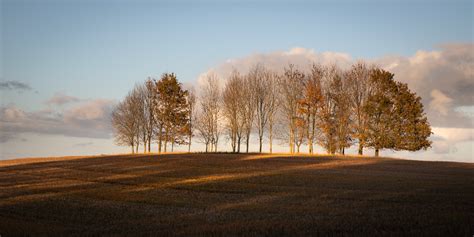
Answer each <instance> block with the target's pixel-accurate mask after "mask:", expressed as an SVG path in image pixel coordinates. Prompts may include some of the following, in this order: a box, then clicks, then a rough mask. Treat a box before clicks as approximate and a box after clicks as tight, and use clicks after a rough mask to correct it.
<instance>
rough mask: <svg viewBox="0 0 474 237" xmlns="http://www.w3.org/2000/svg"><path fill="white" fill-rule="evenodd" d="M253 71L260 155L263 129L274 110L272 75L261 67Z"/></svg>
mask: <svg viewBox="0 0 474 237" xmlns="http://www.w3.org/2000/svg"><path fill="white" fill-rule="evenodd" d="M254 71H255V74H256V76H255V78H254V80H253V82H254V83H253V84H254V85H253V87H254V91H255V92H254V93H255V101H256V114H255V115H256V116H255V124H256V125H257V131H258V140H259V149H258V151H259V152H260V153H261V152H262V144H263V135H264V132H265V128H266V126H267V123H268V121H269V119H270V116H271V113H272V112H273V109H274V107H273V106H274V104H273V103H274V101H272V99H273V98H272V97H273V91H271V86H272V83H273V76H274V73H273V72H271V71H268V70H267V69H265V67H263V66H261V67H256V68H255V69H254Z"/></svg>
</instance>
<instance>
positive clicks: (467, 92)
mask: <svg viewBox="0 0 474 237" xmlns="http://www.w3.org/2000/svg"><path fill="white" fill-rule="evenodd" d="M473 52H474V44H473V43H465V44H444V45H440V46H438V47H437V48H435V50H431V51H418V52H416V53H415V54H414V55H411V56H386V57H381V58H376V59H366V60H365V61H366V62H368V63H370V64H375V65H378V66H380V67H382V68H384V69H386V70H389V71H391V72H392V73H394V74H395V80H397V81H401V82H404V83H407V84H408V86H409V88H410V89H411V90H413V91H415V92H416V93H417V94H418V95H419V96H421V98H422V102H423V104H424V105H425V112H426V113H427V116H428V121H429V122H430V124H431V125H432V126H433V133H434V134H433V136H432V137H431V138H432V140H433V150H434V152H436V153H443V154H447V153H449V154H451V153H455V152H456V151H457V149H456V144H458V143H462V142H473V141H474V140H473V135H472V134H473V129H472V128H473V119H474V117H473V116H472V115H469V114H470V113H471V114H472V111H474V97H473V95H472V91H474V80H473V78H474V54H473ZM356 60H357V59H353V58H352V57H351V56H350V55H348V54H346V53H341V52H317V51H315V50H313V49H307V48H301V47H295V48H292V49H289V50H288V51H277V52H270V53H255V54H251V55H248V56H246V57H242V58H236V59H228V60H226V61H225V62H223V63H222V64H219V65H217V66H215V67H213V68H210V69H209V70H208V71H206V72H204V73H202V74H201V75H200V76H199V78H198V83H202V81H203V79H204V78H205V77H206V76H207V75H208V74H210V73H215V74H216V75H217V76H218V77H219V78H220V79H221V80H222V83H221V85H224V84H225V83H224V82H225V80H226V78H227V77H228V76H229V75H230V73H231V72H232V70H233V69H236V70H238V71H240V72H242V73H246V72H247V71H248V69H249V68H250V67H251V66H253V65H255V64H257V63H261V64H264V65H265V66H266V67H267V68H269V69H272V70H274V71H277V72H280V73H281V71H282V69H283V68H284V67H287V66H288V64H289V63H292V64H294V65H296V66H297V67H298V68H299V69H302V70H309V69H310V65H311V63H312V62H315V63H320V64H322V65H331V64H337V65H338V66H340V67H341V68H343V69H347V68H349V67H350V66H351V65H352V64H353V63H354V62H355V61H356Z"/></svg>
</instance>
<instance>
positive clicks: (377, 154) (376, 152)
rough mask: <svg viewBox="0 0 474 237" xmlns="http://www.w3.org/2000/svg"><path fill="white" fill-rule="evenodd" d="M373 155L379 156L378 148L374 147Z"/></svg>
mask: <svg viewBox="0 0 474 237" xmlns="http://www.w3.org/2000/svg"><path fill="white" fill-rule="evenodd" d="M375 157H379V148H375Z"/></svg>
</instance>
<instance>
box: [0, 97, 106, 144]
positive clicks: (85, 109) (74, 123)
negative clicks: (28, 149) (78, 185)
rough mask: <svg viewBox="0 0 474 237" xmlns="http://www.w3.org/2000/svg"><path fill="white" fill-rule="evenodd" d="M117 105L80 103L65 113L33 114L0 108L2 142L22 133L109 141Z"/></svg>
mask: <svg viewBox="0 0 474 237" xmlns="http://www.w3.org/2000/svg"><path fill="white" fill-rule="evenodd" d="M114 104H115V102H114V101H112V100H104V99H96V100H87V101H84V102H81V103H78V104H76V105H74V106H73V107H72V108H70V109H68V110H66V111H56V110H52V109H46V110H37V111H32V112H25V111H23V110H21V109H20V108H18V107H16V106H15V105H8V106H5V107H0V132H1V135H0V141H1V142H6V141H8V140H10V139H13V138H15V137H16V136H17V135H19V134H22V133H36V134H57V135H65V136H71V137H88V138H109V137H110V135H111V132H112V129H111V124H110V114H111V112H112V109H113V106H114Z"/></svg>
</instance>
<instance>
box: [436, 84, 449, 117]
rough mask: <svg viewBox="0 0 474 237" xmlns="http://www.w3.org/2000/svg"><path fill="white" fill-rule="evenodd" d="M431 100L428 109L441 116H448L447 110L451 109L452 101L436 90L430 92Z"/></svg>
mask: <svg viewBox="0 0 474 237" xmlns="http://www.w3.org/2000/svg"><path fill="white" fill-rule="evenodd" d="M431 98H432V100H431V102H430V108H431V109H432V110H433V111H436V112H438V113H440V114H441V115H444V116H446V115H448V110H449V108H450V107H451V104H452V102H453V99H451V98H449V97H448V96H446V95H445V94H444V93H443V92H441V91H439V90H438V89H434V90H432V91H431Z"/></svg>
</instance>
